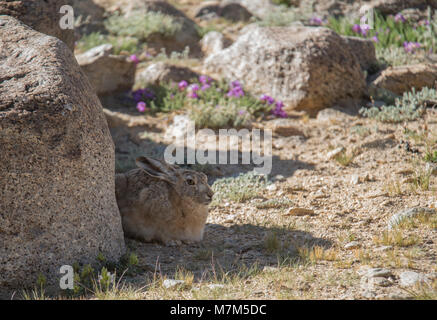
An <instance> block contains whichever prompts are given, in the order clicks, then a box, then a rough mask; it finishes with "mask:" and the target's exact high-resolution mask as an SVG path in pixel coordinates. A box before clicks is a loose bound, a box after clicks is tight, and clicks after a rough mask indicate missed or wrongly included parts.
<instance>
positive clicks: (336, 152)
mask: <svg viewBox="0 0 437 320" xmlns="http://www.w3.org/2000/svg"><path fill="white" fill-rule="evenodd" d="M344 150H345V148H344V147H338V148H336V149H334V150H332V151H329V152H328V153H327V154H326V158H328V160H330V159H333V158H334V157H335V156H337V155H339V154H340V153H342V152H343V151H344Z"/></svg>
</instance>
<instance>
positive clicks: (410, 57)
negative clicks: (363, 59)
mask: <svg viewBox="0 0 437 320" xmlns="http://www.w3.org/2000/svg"><path fill="white" fill-rule="evenodd" d="M375 49H376V58H377V59H378V61H379V63H380V64H381V65H384V64H385V65H388V66H403V65H408V64H416V63H422V62H424V61H425V55H423V54H421V53H416V54H409V53H407V52H405V49H404V48H403V47H397V46H394V45H391V46H388V47H384V46H377V47H376V48H375Z"/></svg>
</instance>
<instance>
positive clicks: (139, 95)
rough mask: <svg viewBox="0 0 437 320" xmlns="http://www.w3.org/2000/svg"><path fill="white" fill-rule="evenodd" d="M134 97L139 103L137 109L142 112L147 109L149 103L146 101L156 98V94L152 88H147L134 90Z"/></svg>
mask: <svg viewBox="0 0 437 320" xmlns="http://www.w3.org/2000/svg"><path fill="white" fill-rule="evenodd" d="M132 98H133V99H134V100H135V102H136V103H137V110H138V111H139V112H141V113H142V112H145V111H146V110H147V104H146V102H145V101H147V100H154V99H155V98H156V96H155V94H154V93H153V92H152V91H151V90H150V89H147V88H145V89H138V90H135V91H133V92H132Z"/></svg>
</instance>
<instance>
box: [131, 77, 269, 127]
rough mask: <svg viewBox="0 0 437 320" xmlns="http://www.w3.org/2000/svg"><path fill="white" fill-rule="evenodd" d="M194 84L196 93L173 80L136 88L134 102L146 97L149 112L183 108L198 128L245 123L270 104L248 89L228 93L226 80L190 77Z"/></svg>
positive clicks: (249, 121) (229, 87)
mask: <svg viewBox="0 0 437 320" xmlns="http://www.w3.org/2000/svg"><path fill="white" fill-rule="evenodd" d="M187 80H189V79H187ZM204 82H205V80H204ZM186 85H187V86H188V82H187V84H186ZM194 86H195V87H196V88H197V89H196V91H195V97H193V96H191V97H190V96H189V93H190V90H191V89H190V88H187V89H181V88H179V87H178V85H177V84H175V83H164V84H161V85H155V86H149V87H148V88H147V89H139V90H137V91H135V92H133V97H134V99H135V100H136V101H137V102H139V101H145V102H146V103H147V105H148V107H149V110H150V111H151V112H171V111H174V110H178V109H185V110H187V111H188V113H189V115H190V117H191V119H192V120H194V122H195V124H196V127H197V128H226V127H235V128H239V127H247V126H250V124H251V120H252V119H253V118H254V117H258V116H262V115H263V114H265V113H267V112H269V111H271V106H270V105H268V104H267V103H263V102H262V101H260V99H256V98H255V97H253V96H252V95H250V94H248V93H245V94H244V95H242V96H238V97H235V96H233V95H230V94H229V92H230V91H231V90H232V84H229V83H228V82H226V81H219V82H215V81H210V82H208V83H207V84H205V83H200V82H199V81H198V80H197V79H191V87H194ZM200 88H202V89H200ZM193 90H194V89H193ZM141 92H143V93H141ZM138 94H139V95H140V96H138V97H137V95H138Z"/></svg>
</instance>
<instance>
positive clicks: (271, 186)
mask: <svg viewBox="0 0 437 320" xmlns="http://www.w3.org/2000/svg"><path fill="white" fill-rule="evenodd" d="M266 189H267V190H268V191H276V190H277V189H278V187H277V186H276V185H275V184H270V185H268V186H267V187H266Z"/></svg>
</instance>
